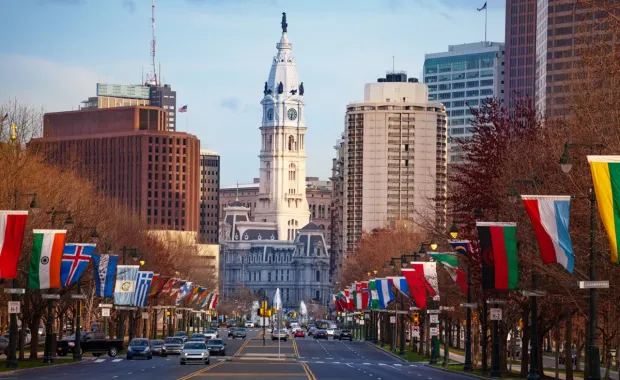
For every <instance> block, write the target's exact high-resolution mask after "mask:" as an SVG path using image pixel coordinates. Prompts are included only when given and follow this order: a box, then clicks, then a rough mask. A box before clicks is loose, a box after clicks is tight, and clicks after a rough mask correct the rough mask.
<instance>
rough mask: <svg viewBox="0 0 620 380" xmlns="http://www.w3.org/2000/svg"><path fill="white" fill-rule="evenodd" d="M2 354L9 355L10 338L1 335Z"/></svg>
mask: <svg viewBox="0 0 620 380" xmlns="http://www.w3.org/2000/svg"><path fill="white" fill-rule="evenodd" d="M0 354H5V355H6V356H9V355H8V354H9V340H8V339H7V338H5V337H0Z"/></svg>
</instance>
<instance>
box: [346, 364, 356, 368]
mask: <svg viewBox="0 0 620 380" xmlns="http://www.w3.org/2000/svg"><path fill="white" fill-rule="evenodd" d="M347 365H348V366H349V367H351V368H355V367H353V366H352V365H351V364H349V363H347Z"/></svg>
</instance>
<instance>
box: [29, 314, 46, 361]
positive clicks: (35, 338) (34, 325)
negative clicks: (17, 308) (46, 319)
mask: <svg viewBox="0 0 620 380" xmlns="http://www.w3.org/2000/svg"><path fill="white" fill-rule="evenodd" d="M40 323H41V316H38V315H36V316H34V318H33V319H32V322H31V323H30V326H29V327H30V333H31V334H32V338H31V339H30V359H37V358H38V351H39V350H38V348H39V324H40ZM45 333H46V334H51V332H47V331H46V332H45Z"/></svg>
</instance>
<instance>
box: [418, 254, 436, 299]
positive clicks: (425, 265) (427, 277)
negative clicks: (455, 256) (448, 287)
mask: <svg viewBox="0 0 620 380" xmlns="http://www.w3.org/2000/svg"><path fill="white" fill-rule="evenodd" d="M411 267H412V268H413V269H415V270H416V271H417V272H420V273H421V274H423V275H424V281H425V286H426V289H427V291H428V293H429V294H430V296H431V297H435V296H436V295H438V294H439V282H438V281H437V263H435V262H427V261H424V262H422V261H412V262H411Z"/></svg>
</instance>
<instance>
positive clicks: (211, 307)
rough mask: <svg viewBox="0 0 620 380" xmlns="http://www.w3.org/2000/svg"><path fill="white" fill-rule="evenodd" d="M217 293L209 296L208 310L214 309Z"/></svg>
mask: <svg viewBox="0 0 620 380" xmlns="http://www.w3.org/2000/svg"><path fill="white" fill-rule="evenodd" d="M217 298H218V297H217V294H213V297H212V298H211V302H210V303H209V310H213V309H215V307H216V306H217Z"/></svg>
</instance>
